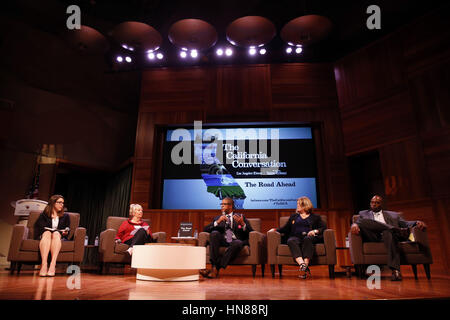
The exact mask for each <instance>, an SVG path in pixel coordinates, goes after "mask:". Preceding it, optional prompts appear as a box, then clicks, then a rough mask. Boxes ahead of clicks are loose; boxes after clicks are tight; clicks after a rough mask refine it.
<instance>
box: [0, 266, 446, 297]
mask: <svg viewBox="0 0 450 320" xmlns="http://www.w3.org/2000/svg"><path fill="white" fill-rule="evenodd" d="M268 269H270V268H268V267H266V274H265V277H264V278H262V277H261V269H260V267H258V270H257V276H256V277H255V278H252V276H251V268H250V266H230V267H229V268H227V269H226V270H222V271H221V273H220V277H219V278H217V279H203V278H201V279H200V280H199V281H189V282H153V281H141V280H136V271H135V269H131V268H130V267H129V266H127V267H125V269H123V268H111V274H108V275H100V274H96V273H94V272H82V273H81V274H80V276H81V278H80V281H79V283H78V285H77V282H76V281H72V280H74V278H70V277H69V275H67V274H64V273H63V271H65V270H64V269H63V268H60V269H58V270H57V272H59V273H57V274H56V276H55V277H44V278H42V277H39V276H38V272H39V270H38V269H36V270H32V269H30V270H22V271H21V273H20V275H19V276H18V275H17V274H14V275H10V274H9V272H8V271H7V270H5V269H2V270H1V271H0V299H1V300H198V301H208V300H233V301H236V302H238V301H240V300H404V299H407V300H411V299H448V298H450V277H448V276H447V275H443V274H441V275H440V274H437V273H435V274H433V268H432V269H431V280H427V279H426V277H425V273H424V271H423V268H421V267H419V268H418V269H419V272H418V276H419V279H418V280H415V279H414V276H413V274H412V272H411V271H410V270H409V269H410V268H408V267H407V266H404V267H402V271H403V281H400V282H392V281H390V272H389V270H384V271H382V275H381V281H380V282H379V284H380V286H379V289H377V288H374V289H369V288H368V286H367V280H366V279H359V278H357V277H356V276H354V275H353V276H352V277H351V278H348V277H347V276H346V274H345V272H344V270H342V269H340V268H339V267H337V268H336V271H338V272H337V274H336V278H335V279H329V278H328V270H327V268H326V267H323V266H312V267H311V272H312V278H311V279H307V280H304V279H299V278H298V271H297V269H296V268H294V267H290V266H285V267H284V269H283V278H282V279H279V278H278V274H276V277H275V278H272V277H271V275H270V271H268ZM341 271H342V272H341ZM71 288H72V289H71Z"/></svg>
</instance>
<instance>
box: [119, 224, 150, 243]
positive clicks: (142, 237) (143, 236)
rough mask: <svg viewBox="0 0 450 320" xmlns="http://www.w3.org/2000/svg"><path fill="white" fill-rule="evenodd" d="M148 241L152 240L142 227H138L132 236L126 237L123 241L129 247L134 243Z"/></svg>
mask: <svg viewBox="0 0 450 320" xmlns="http://www.w3.org/2000/svg"><path fill="white" fill-rule="evenodd" d="M148 242H152V238H151V237H150V236H149V235H148V233H147V231H145V229H144V228H140V229H139V230H138V231H137V232H136V233H135V234H134V236H133V238H131V239H128V240H127V241H125V242H124V243H125V244H127V245H129V246H130V247H132V246H134V245H136V244H137V245H140V244H146V243H148Z"/></svg>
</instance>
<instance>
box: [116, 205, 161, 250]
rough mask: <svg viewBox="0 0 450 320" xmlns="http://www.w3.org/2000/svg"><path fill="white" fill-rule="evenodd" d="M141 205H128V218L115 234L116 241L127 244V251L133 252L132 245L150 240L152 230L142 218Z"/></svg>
mask: <svg viewBox="0 0 450 320" xmlns="http://www.w3.org/2000/svg"><path fill="white" fill-rule="evenodd" d="M142 215H143V212H142V206H141V205H139V204H131V205H130V218H129V219H128V220H126V221H124V222H122V224H121V225H120V227H119V230H118V231H117V235H116V242H118V243H125V244H127V245H129V246H130V247H129V248H128V250H127V252H128V253H129V254H130V255H132V254H133V246H134V245H136V244H137V245H141V244H146V243H148V242H152V231H151V230H150V226H149V225H148V224H147V222H144V221H143V220H142Z"/></svg>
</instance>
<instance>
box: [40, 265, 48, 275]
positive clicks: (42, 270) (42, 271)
mask: <svg viewBox="0 0 450 320" xmlns="http://www.w3.org/2000/svg"><path fill="white" fill-rule="evenodd" d="M46 276H47V267H46V268H45V269H44V268H42V266H41V270H40V271H39V277H46Z"/></svg>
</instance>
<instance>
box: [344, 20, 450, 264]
mask: <svg viewBox="0 0 450 320" xmlns="http://www.w3.org/2000/svg"><path fill="white" fill-rule="evenodd" d="M335 77H336V87H337V92H338V97H339V98H338V100H339V110H340V115H341V119H342V131H343V138H344V145H345V153H346V155H355V154H359V153H363V152H365V151H367V150H378V151H379V154H380V161H381V168H382V174H383V178H384V182H385V194H386V200H387V204H388V207H389V208H390V209H393V210H397V211H403V212H405V215H406V217H407V218H408V219H411V220H413V219H421V220H424V221H425V222H426V223H427V224H428V225H429V236H430V242H431V245H432V253H433V256H434V260H435V263H434V266H433V268H438V269H442V270H443V271H446V272H448V270H449V269H450V245H449V243H450V224H449V217H450V207H449V204H450V90H449V83H450V23H449V20H448V17H447V16H446V14H445V12H444V11H440V12H435V13H432V14H430V15H428V16H425V17H423V18H421V19H420V20H417V21H415V22H414V23H412V24H410V25H408V26H406V27H404V28H402V29H400V30H398V31H397V32H395V33H394V34H391V35H389V36H387V37H385V38H384V39H382V40H380V41H378V42H376V43H374V44H372V45H370V46H368V47H365V48H363V49H361V50H358V51H357V52H354V53H352V54H351V55H348V56H346V57H344V58H343V59H341V60H339V61H337V62H336V63H335Z"/></svg>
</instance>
